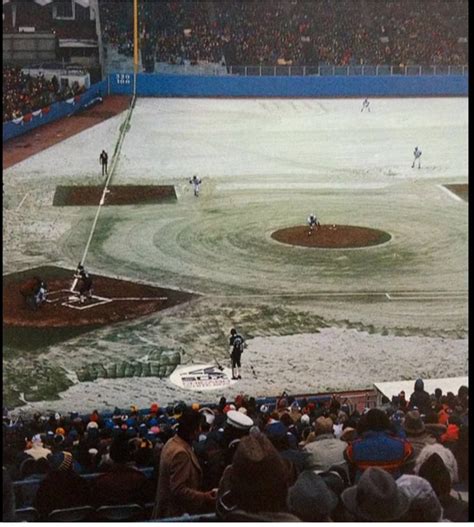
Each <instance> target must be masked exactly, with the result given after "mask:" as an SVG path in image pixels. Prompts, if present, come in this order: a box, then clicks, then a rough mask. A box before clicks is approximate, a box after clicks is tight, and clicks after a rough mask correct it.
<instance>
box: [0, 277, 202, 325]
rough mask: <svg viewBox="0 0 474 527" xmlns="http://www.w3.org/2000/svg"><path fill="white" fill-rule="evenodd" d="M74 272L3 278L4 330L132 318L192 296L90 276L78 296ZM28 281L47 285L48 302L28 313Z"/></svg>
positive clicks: (105, 322)
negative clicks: (83, 292)
mask: <svg viewBox="0 0 474 527" xmlns="http://www.w3.org/2000/svg"><path fill="white" fill-rule="evenodd" d="M73 275H74V272H73V271H71V270H68V269H63V268H59V267H42V268H35V269H31V270H28V271H23V272H21V273H13V274H11V275H7V276H4V277H3V322H4V325H6V326H7V327H12V328H13V327H30V328H67V327H79V326H98V325H107V324H110V323H115V322H120V321H123V320H131V319H134V318H137V317H140V316H144V315H148V314H150V313H154V312H156V311H161V310H163V309H167V308H169V307H172V306H175V305H178V304H181V303H183V302H187V301H189V300H191V299H192V298H194V297H195V296H196V295H193V294H191V293H187V292H184V291H176V290H173V289H164V288H161V287H155V286H152V285H148V284H141V283H137V282H131V281H127V280H123V279H117V278H110V277H107V276H101V275H99V274H96V273H91V275H92V278H93V288H92V292H91V295H90V296H89V297H85V298H82V299H81V297H80V295H79V292H78V291H75V290H74V291H71V286H72V282H73ZM31 277H40V278H41V279H42V280H44V281H45V282H46V283H47V286H48V296H47V300H46V302H45V303H44V304H43V305H41V306H39V307H38V308H37V309H32V308H31V307H30V306H29V305H28V304H27V303H26V302H25V299H24V297H23V296H22V294H21V292H20V291H21V289H22V284H23V283H24V282H25V281H27V280H28V279H29V280H31Z"/></svg>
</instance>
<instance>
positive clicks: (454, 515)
mask: <svg viewBox="0 0 474 527" xmlns="http://www.w3.org/2000/svg"><path fill="white" fill-rule="evenodd" d="M434 447H441V448H440V449H439V448H438V449H435V448H434ZM441 449H444V450H441ZM445 451H447V452H449V454H451V456H452V453H451V452H450V451H449V450H448V449H447V448H444V447H443V446H442V445H430V446H426V447H425V448H424V449H423V450H422V451H421V453H420V455H419V456H418V460H417V465H416V467H415V473H417V474H418V475H419V476H420V477H422V478H424V479H426V480H427V481H428V482H429V483H430V484H431V486H432V487H433V490H434V491H435V493H436V495H437V496H438V499H439V502H440V503H441V506H442V507H443V518H444V519H445V520H449V521H452V522H467V521H468V519H469V505H468V503H466V502H465V501H462V500H461V499H460V498H455V497H454V496H452V495H451V492H452V485H453V483H454V482H455V481H456V479H455V478H457V465H456V460H455V459H454V456H453V457H451V456H450V455H449V454H448V453H447V452H445Z"/></svg>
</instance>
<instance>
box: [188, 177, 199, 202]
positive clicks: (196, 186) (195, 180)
mask: <svg viewBox="0 0 474 527" xmlns="http://www.w3.org/2000/svg"><path fill="white" fill-rule="evenodd" d="M189 183H190V184H191V185H192V186H193V190H194V195H195V196H196V198H197V197H199V187H200V186H201V180H200V179H199V178H198V177H197V176H196V175H194V176H193V177H192V179H190V180H189Z"/></svg>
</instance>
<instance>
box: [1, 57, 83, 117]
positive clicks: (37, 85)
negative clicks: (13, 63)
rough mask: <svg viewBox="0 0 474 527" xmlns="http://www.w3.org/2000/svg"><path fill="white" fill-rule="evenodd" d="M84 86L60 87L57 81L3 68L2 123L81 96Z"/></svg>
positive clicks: (16, 69) (75, 83)
mask: <svg viewBox="0 0 474 527" xmlns="http://www.w3.org/2000/svg"><path fill="white" fill-rule="evenodd" d="M84 90H85V88H84V86H79V84H78V83H77V81H76V82H74V83H73V84H72V85H71V86H60V84H59V82H58V79H57V78H56V77H53V78H52V79H51V80H47V79H45V78H44V76H43V75H39V76H37V77H34V76H31V75H29V74H26V73H24V72H22V71H21V69H20V68H16V67H12V68H9V67H4V68H3V87H2V102H3V122H7V121H11V120H12V119H16V118H18V117H21V116H23V115H27V114H29V113H31V112H34V111H36V110H40V109H41V108H45V107H47V106H49V105H50V104H52V103H54V102H58V101H63V100H66V99H69V98H70V97H73V96H75V95H79V94H81V93H82V92H83V91H84Z"/></svg>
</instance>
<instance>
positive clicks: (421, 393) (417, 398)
mask: <svg viewBox="0 0 474 527" xmlns="http://www.w3.org/2000/svg"><path fill="white" fill-rule="evenodd" d="M408 407H409V409H410V410H415V409H416V410H418V411H419V412H420V414H423V415H426V414H427V413H429V411H430V410H431V397H430V394H429V393H428V392H427V391H425V383H424V382H423V379H417V380H416V381H415V390H414V392H413V393H412V394H411V395H410V402H409V405H408Z"/></svg>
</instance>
